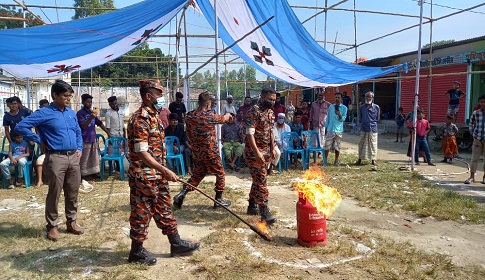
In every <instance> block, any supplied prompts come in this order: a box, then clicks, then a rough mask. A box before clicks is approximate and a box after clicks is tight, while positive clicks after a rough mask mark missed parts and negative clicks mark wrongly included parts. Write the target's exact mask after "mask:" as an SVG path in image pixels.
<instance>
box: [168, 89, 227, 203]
mask: <svg viewBox="0 0 485 280" xmlns="http://www.w3.org/2000/svg"><path fill="white" fill-rule="evenodd" d="M231 119H232V116H231V114H229V113H227V114H225V115H224V116H220V115H217V114H214V113H213V112H212V110H211V101H210V95H209V93H208V92H203V93H201V94H200V95H199V107H198V108H197V109H196V110H194V111H190V112H189V113H188V114H187V118H186V129H187V136H188V138H189V141H190V143H191V144H192V147H193V149H192V154H193V163H194V169H193V170H192V176H191V177H190V179H189V181H188V182H189V183H191V184H192V185H193V186H198V185H199V183H200V182H201V181H202V180H203V179H204V177H205V176H206V175H207V174H212V175H215V176H216V184H215V187H214V190H215V192H216V196H215V199H216V200H217V201H218V202H219V203H220V204H222V205H224V206H230V205H231V202H230V201H229V200H223V199H222V194H223V193H224V188H225V173H224V167H223V166H222V160H221V157H220V156H219V149H218V146H217V138H216V130H215V126H216V125H217V124H224V123H226V122H229V120H231ZM189 191H190V189H189V187H187V186H186V185H184V186H183V189H182V191H181V192H180V193H179V194H177V195H175V196H174V197H173V205H174V207H175V208H176V209H180V208H182V204H183V201H184V199H185V196H186V195H187V193H188V192H189ZM219 207H220V205H219V204H217V203H214V209H217V208H219Z"/></svg>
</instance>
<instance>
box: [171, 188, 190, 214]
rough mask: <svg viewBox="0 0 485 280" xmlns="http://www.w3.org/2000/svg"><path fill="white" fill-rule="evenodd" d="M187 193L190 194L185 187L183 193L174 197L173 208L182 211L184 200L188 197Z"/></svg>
mask: <svg viewBox="0 0 485 280" xmlns="http://www.w3.org/2000/svg"><path fill="white" fill-rule="evenodd" d="M187 193H189V189H188V188H187V187H186V186H185V185H184V187H183V188H182V191H181V192H179V193H178V194H176V195H175V196H174V197H173V208H174V209H181V208H182V204H183V203H184V198H185V196H186V195H187Z"/></svg>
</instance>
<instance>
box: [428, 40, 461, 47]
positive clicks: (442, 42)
mask: <svg viewBox="0 0 485 280" xmlns="http://www.w3.org/2000/svg"><path fill="white" fill-rule="evenodd" d="M454 42H455V40H453V39H450V40H441V41H434V42H433V43H431V45H432V46H433V48H434V47H439V46H442V45H447V44H451V43H454ZM429 46H430V44H426V45H424V46H423V48H424V49H426V48H429Z"/></svg>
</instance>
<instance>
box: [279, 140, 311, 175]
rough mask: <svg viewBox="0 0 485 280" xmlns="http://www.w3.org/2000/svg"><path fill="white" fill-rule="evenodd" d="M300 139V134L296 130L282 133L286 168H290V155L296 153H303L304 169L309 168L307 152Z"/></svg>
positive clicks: (302, 162)
mask: <svg viewBox="0 0 485 280" xmlns="http://www.w3.org/2000/svg"><path fill="white" fill-rule="evenodd" d="M300 140H301V139H300V136H298V133H296V132H283V133H282V134H281V144H282V148H283V157H284V166H285V170H288V165H289V160H290V156H291V155H295V157H296V156H297V155H298V154H300V155H301V166H302V169H303V170H305V169H307V159H306V152H305V149H303V147H302V146H301V141H300Z"/></svg>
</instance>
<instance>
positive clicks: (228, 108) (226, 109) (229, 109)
mask: <svg viewBox="0 0 485 280" xmlns="http://www.w3.org/2000/svg"><path fill="white" fill-rule="evenodd" d="M233 102H234V98H233V97H232V95H228V96H227V97H226V104H224V106H222V109H221V115H223V116H224V115H225V114H233V115H234V116H235V115H236V108H234V104H233Z"/></svg>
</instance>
